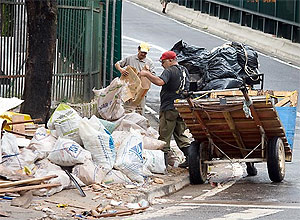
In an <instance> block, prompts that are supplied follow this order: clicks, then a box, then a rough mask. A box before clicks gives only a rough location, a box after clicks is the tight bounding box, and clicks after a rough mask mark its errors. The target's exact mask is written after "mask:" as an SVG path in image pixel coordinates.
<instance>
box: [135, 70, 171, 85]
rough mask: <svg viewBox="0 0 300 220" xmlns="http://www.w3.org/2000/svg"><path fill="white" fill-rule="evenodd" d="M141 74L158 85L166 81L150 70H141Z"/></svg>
mask: <svg viewBox="0 0 300 220" xmlns="http://www.w3.org/2000/svg"><path fill="white" fill-rule="evenodd" d="M140 75H141V76H145V77H147V78H148V79H149V80H150V81H151V82H152V83H153V84H155V85H157V86H163V85H164V84H165V81H163V80H162V79H161V78H159V77H158V76H155V75H153V74H152V73H151V72H150V71H148V70H142V71H141V72H140Z"/></svg>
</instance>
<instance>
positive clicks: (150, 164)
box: [143, 149, 166, 174]
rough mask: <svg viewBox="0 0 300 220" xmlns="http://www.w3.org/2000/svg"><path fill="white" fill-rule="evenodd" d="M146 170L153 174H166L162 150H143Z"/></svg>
mask: <svg viewBox="0 0 300 220" xmlns="http://www.w3.org/2000/svg"><path fill="white" fill-rule="evenodd" d="M143 158H144V170H146V171H150V172H152V173H161V174H165V173H166V165H165V158H164V152H162V151H161V150H146V149H144V150H143Z"/></svg>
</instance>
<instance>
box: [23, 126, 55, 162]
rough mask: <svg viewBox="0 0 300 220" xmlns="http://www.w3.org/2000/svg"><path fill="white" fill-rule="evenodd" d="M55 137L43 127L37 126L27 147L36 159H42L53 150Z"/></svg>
mask: <svg viewBox="0 0 300 220" xmlns="http://www.w3.org/2000/svg"><path fill="white" fill-rule="evenodd" d="M55 142H56V138H55V137H54V136H53V135H51V133H50V131H49V130H48V129H46V128H44V127H41V128H38V129H37V130H36V132H35V134H34V136H33V138H32V139H31V141H30V144H29V146H28V147H27V148H28V149H31V150H32V151H33V153H35V154H36V155H37V157H38V159H44V158H45V157H47V156H48V154H49V152H50V151H52V150H53V147H54V144H55Z"/></svg>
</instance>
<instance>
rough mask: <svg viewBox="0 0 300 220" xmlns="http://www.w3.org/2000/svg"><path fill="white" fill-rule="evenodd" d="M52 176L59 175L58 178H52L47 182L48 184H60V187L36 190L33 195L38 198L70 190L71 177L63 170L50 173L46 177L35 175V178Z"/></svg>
mask: <svg viewBox="0 0 300 220" xmlns="http://www.w3.org/2000/svg"><path fill="white" fill-rule="evenodd" d="M51 175H57V177H56V178H52V179H50V180H47V181H45V183H47V184H53V183H59V184H61V185H60V186H57V187H52V188H44V189H40V190H35V191H34V192H33V195H36V196H52V195H53V194H55V193H58V192H60V191H62V190H63V189H66V188H68V187H69V186H70V185H71V180H70V177H69V176H68V175H67V174H66V173H65V171H63V170H55V171H49V172H47V173H46V174H45V175H42V176H39V175H35V177H37V178H39V177H43V176H51Z"/></svg>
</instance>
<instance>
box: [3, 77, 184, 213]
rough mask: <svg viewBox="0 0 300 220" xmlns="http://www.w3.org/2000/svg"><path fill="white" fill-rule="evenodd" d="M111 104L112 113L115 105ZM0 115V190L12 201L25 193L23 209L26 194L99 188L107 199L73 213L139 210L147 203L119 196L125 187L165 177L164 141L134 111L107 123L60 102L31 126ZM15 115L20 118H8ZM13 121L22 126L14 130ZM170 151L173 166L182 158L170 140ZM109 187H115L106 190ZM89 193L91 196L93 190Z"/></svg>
mask: <svg viewBox="0 0 300 220" xmlns="http://www.w3.org/2000/svg"><path fill="white" fill-rule="evenodd" d="M117 80H119V79H118V78H117V79H116V82H117ZM111 86H114V81H113V82H112V83H111V85H110V88H111ZM105 89H107V88H105ZM109 91H113V89H109ZM100 93H101V91H100ZM105 94H106V95H108V94H109V92H106V93H105ZM112 97H116V96H115V95H113V96H112ZM116 101H117V102H118V101H119V100H116ZM109 103H112V102H111V100H110V101H109ZM105 106H106V107H107V106H108V105H105ZM113 106H114V107H115V105H113ZM101 107H103V106H99V109H100V110H101ZM114 107H113V110H112V111H116V110H118V109H119V108H114ZM116 114H118V113H116ZM116 114H112V115H113V116H116ZM12 115H13V116H12ZM16 115H17V116H19V117H16ZM0 117H1V119H0V120H1V126H0V127H2V129H1V135H2V136H1V137H0V139H1V142H0V143H1V144H0V147H1V148H0V149H1V157H0V162H1V165H0V177H1V179H2V180H1V181H0V194H1V196H2V198H12V199H13V201H15V200H17V199H16V198H22V197H23V196H25V197H26V199H23V200H22V202H21V204H19V205H17V206H22V207H29V206H30V202H31V199H30V198H32V196H47V197H49V196H52V195H54V194H56V193H58V192H61V191H62V190H64V189H70V188H77V190H79V193H78V191H77V193H78V194H80V195H81V196H83V197H84V196H86V193H87V192H93V193H99V192H102V194H100V195H99V194H98V197H99V198H101V199H103V198H104V197H105V198H106V199H108V200H110V201H109V203H108V202H107V201H106V202H104V203H103V202H102V203H103V204H101V205H99V204H98V205H97V206H96V207H94V208H92V207H85V208H86V210H85V212H83V211H82V209H81V211H82V212H81V213H74V215H81V216H83V215H85V216H86V215H91V216H94V217H105V216H114V215H116V213H117V214H118V213H120V214H124V213H129V214H130V213H131V214H132V213H136V212H140V211H142V210H144V209H145V208H146V207H148V206H149V203H148V202H147V201H143V200H141V201H136V202H137V203H134V204H133V203H131V202H132V198H127V199H126V198H124V195H126V194H128V191H130V189H134V190H133V191H135V192H137V191H138V189H140V188H144V189H146V188H149V187H151V185H153V184H154V185H155V184H163V183H164V181H165V180H164V178H163V177H164V176H168V175H165V174H166V172H167V170H166V166H165V163H164V153H163V152H162V151H161V149H162V148H163V146H164V145H165V142H163V141H160V140H158V139H157V138H158V133H157V131H156V130H155V129H154V128H152V127H150V125H149V122H148V120H147V119H146V118H145V117H144V116H142V115H140V114H137V113H135V112H131V113H128V114H125V112H122V114H119V116H118V117H116V118H118V119H117V120H115V121H113V122H112V121H108V120H105V119H104V118H98V117H96V116H95V115H93V116H92V117H91V118H86V117H81V116H80V115H79V114H78V113H77V112H76V111H75V110H74V109H73V108H72V107H70V106H69V105H67V104H63V103H61V104H59V105H58V106H57V108H56V109H55V111H54V112H53V114H52V116H51V118H50V119H49V121H48V123H47V125H46V126H45V125H44V126H41V125H35V124H34V123H33V122H34V121H33V120H32V119H31V118H30V116H28V115H24V114H19V113H14V112H10V111H6V112H3V111H2V112H1V113H0ZM20 117H22V120H21V121H18V122H16V121H14V120H13V119H14V118H18V119H20ZM28 117H29V118H28ZM7 121H8V122H7ZM16 125H18V126H19V128H20V127H23V129H22V128H21V129H19V130H18V131H15V129H14V126H15V127H16ZM28 127H29V128H32V127H35V132H34V133H32V135H33V136H31V134H30V133H28V131H27V132H26V130H27V128H28ZM45 127H47V128H48V129H46V128H45ZM25 128H26V129H25ZM20 131H23V132H20ZM31 132H32V130H31ZM22 133H23V135H22ZM16 134H18V135H16ZM20 135H22V136H20ZM172 149H173V150H172V151H171V152H173V153H172V154H171V155H170V162H171V164H172V165H175V166H176V165H177V164H179V163H181V162H183V160H184V156H183V154H182V153H181V151H180V150H179V149H178V147H177V146H176V144H175V145H174V144H172ZM178 169H180V168H178ZM115 187H119V189H118V190H113V191H114V192H117V193H112V190H111V189H112V188H115ZM31 190H32V191H31ZM124 190H125V191H124ZM24 192H32V194H31V195H28V194H26V195H25V194H24ZM103 193H104V194H103ZM118 193H119V194H118ZM120 193H121V195H120ZM103 195H105V196H103ZM122 195H123V196H122ZM90 196H92V198H96V197H97V194H96V195H95V194H93V195H90ZM129 197H130V196H129ZM50 198H51V197H50ZM24 200H26V201H24ZM114 207H119V208H120V209H121V210H118V209H116V208H114ZM41 210H42V208H41ZM132 210H134V211H132ZM42 211H43V210H42Z"/></svg>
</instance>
